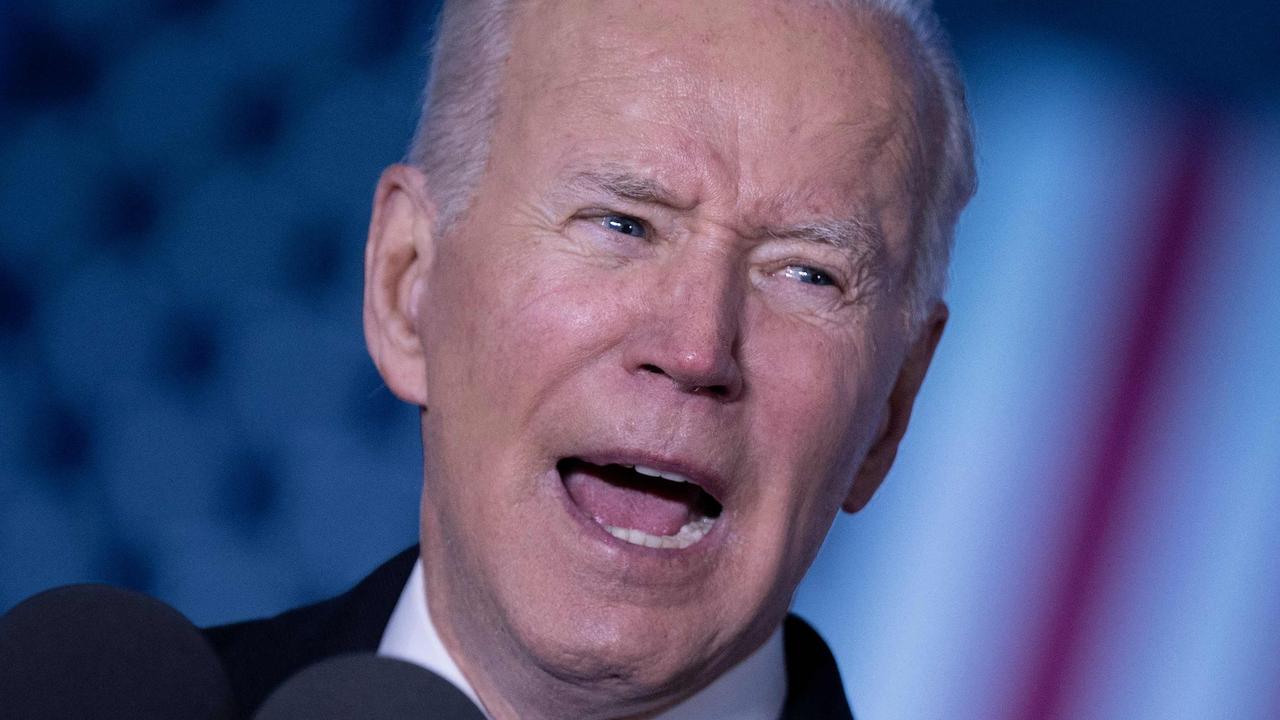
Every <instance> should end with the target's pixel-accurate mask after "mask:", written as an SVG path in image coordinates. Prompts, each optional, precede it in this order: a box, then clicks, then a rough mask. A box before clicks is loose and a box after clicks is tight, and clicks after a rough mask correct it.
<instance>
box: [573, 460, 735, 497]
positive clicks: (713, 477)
mask: <svg viewBox="0 0 1280 720" xmlns="http://www.w3.org/2000/svg"><path fill="white" fill-rule="evenodd" d="M566 457H572V458H577V459H579V460H583V461H585V462H589V463H591V464H592V465H631V466H635V465H643V466H645V467H648V468H653V469H654V470H657V471H659V472H663V473H675V474H678V475H683V476H684V477H686V478H688V479H689V482H692V483H694V484H695V485H697V486H698V487H700V488H702V490H703V491H704V492H706V493H707V494H708V495H710V496H711V497H712V498H714V499H715V501H716V502H718V503H720V504H721V505H723V504H724V498H725V496H726V495H727V494H728V490H729V486H728V483H727V481H726V480H725V477H724V475H722V474H721V473H720V472H718V471H717V470H716V469H715V468H712V467H710V466H708V465H707V464H706V462H705V461H698V460H695V459H693V458H692V457H690V456H688V455H671V454H667V453H654V452H649V451H644V450H636V449H620V448H619V449H607V450H591V451H586V452H577V453H573V454H571V455H568V456H566Z"/></svg>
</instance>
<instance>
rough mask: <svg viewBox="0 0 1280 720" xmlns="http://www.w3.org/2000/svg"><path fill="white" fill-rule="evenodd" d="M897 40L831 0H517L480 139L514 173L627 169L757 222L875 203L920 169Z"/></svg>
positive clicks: (900, 197) (889, 24)
mask: <svg viewBox="0 0 1280 720" xmlns="http://www.w3.org/2000/svg"><path fill="white" fill-rule="evenodd" d="M909 48H910V46H909V45H908V40H907V35H906V33H905V32H903V31H902V29H901V28H900V27H898V26H897V25H896V24H895V22H893V21H889V20H887V19H886V18H883V17H878V16H875V15H872V14H871V13H870V12H869V11H852V10H846V9H837V8H834V7H832V6H831V4H830V3H825V4H824V3H820V2H805V1H804V0H799V1H797V0H789V1H781V0H775V1H767V0H726V1H716V0H709V1H704V2H696V3H690V2H687V1H685V0H674V1H673V0H657V1H656V2H622V1H614V0H570V1H568V2H563V1H562V2H528V3H524V4H522V5H521V6H520V11H519V12H518V13H517V16H516V18H515V19H514V35H513V45H512V52H511V55H510V58H509V63H508V69H507V73H506V75H505V79H504V88H503V98H502V101H501V103H500V115H499V124H498V128H497V133H495V144H497V143H498V142H500V141H501V140H503V139H509V140H511V141H512V143H513V146H512V147H510V148H508V150H511V151H514V157H516V158H518V162H519V163H520V164H521V170H522V172H527V173H535V174H536V173H538V172H543V173H545V174H549V175H550V176H558V175H564V174H565V173H568V172H570V171H571V170H577V169H581V166H590V165H592V164H593V163H608V164H611V165H614V166H617V165H624V166H625V165H631V166H633V167H635V168H637V169H638V170H641V171H643V172H645V173H647V174H650V175H653V176H654V177H655V178H656V179H658V180H661V181H662V182H663V183H664V185H666V186H668V187H671V188H673V189H674V190H675V191H677V192H679V193H681V194H682V195H684V196H686V197H685V199H686V200H687V201H688V202H689V204H691V205H694V204H698V203H700V202H703V201H706V200H709V199H714V200H717V201H722V202H721V204H727V203H730V201H731V204H732V205H733V206H734V208H735V209H736V210H737V211H739V212H744V213H751V214H754V215H759V216H767V217H760V218H758V219H760V220H762V221H773V220H777V219H778V218H777V217H775V216H777V215H796V214H799V215H805V214H814V213H817V214H825V213H830V212H841V211H844V210H846V209H847V208H844V207H840V206H841V205H848V204H857V205H859V206H860V207H858V208H856V210H858V211H859V212H862V213H876V212H882V211H883V212H888V211H889V210H892V208H887V207H886V206H891V205H907V204H909V202H906V200H905V196H907V195H909V193H907V192H906V190H907V189H909V188H910V187H911V186H912V184H913V176H914V175H915V174H916V172H917V171H918V169H919V166H920V162H919V160H920V158H919V157H918V156H919V154H920V149H919V148H920V142H919V140H918V132H917V120H916V118H917V116H918V114H919V113H918V112H917V107H918V105H919V102H918V94H919V93H918V87H917V83H916V82H915V79H914V78H915V70H914V64H913V62H912V60H911V55H910V51H909ZM497 150H498V148H496V147H495V154H497V153H496V151H497ZM511 156H512V154H511V153H509V154H508V157H511ZM904 213H905V214H907V215H909V214H910V209H909V208H907V209H902V213H899V214H904ZM890 214H892V213H890ZM885 221H886V222H890V223H891V222H892V219H891V218H886V219H885Z"/></svg>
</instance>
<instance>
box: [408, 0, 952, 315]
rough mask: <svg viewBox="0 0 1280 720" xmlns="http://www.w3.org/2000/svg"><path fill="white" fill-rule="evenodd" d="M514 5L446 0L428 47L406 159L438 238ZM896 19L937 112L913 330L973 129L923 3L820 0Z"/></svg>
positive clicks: (495, 85)
mask: <svg viewBox="0 0 1280 720" xmlns="http://www.w3.org/2000/svg"><path fill="white" fill-rule="evenodd" d="M515 1H516V0H445V2H444V3H443V7H442V8H441V10H440V15H439V17H438V19H437V20H436V26H435V33H434V39H433V41H432V44H431V70H430V75H429V77H428V80H427V87H426V92H425V93H424V97H423V108H422V114H421V116H420V118H419V120H418V128H417V131H416V132H415V133H414V138H413V144H412V146H411V148H410V151H409V157H408V162H410V163H411V164H413V165H416V166H417V167H419V168H421V169H422V171H423V172H424V173H425V174H426V176H427V182H428V185H429V187H430V189H431V193H432V197H433V199H434V201H435V203H436V212H437V232H439V233H441V234H447V233H448V232H449V230H450V229H451V228H452V227H453V224H454V223H455V222H457V221H458V220H459V219H460V218H461V217H462V216H463V215H464V214H465V213H466V211H467V208H468V207H469V205H470V203H471V197H472V195H473V194H474V192H475V188H476V186H477V185H478V184H479V182H480V178H481V176H482V175H483V173H484V170H485V167H486V165H487V163H488V160H489V141H490V138H491V136H492V134H493V127H494V123H495V121H496V118H497V114H498V94H499V91H500V88H501V84H502V70H503V66H504V64H505V61H506V59H507V56H508V55H509V54H510V52H511V35H512V33H511V27H510V24H511V15H512V12H513V5H514V4H515ZM828 2H829V4H832V5H835V6H837V7H860V8H866V9H870V10H873V11H879V12H881V13H884V14H885V15H886V16H887V17H888V18H891V19H897V20H898V21H900V22H902V23H903V25H904V26H905V27H906V29H907V30H908V32H909V33H910V34H911V36H912V37H913V38H914V40H915V45H916V46H915V47H914V48H912V51H913V54H914V55H915V57H916V60H917V62H919V63H920V64H921V65H922V66H923V67H922V69H923V70H924V73H925V80H926V82H928V83H929V84H930V85H932V87H931V88H928V90H929V91H930V94H931V95H932V96H933V100H934V101H936V102H937V103H938V104H939V106H940V108H939V109H940V110H941V115H942V118H941V120H942V130H943V137H942V138H941V145H940V147H941V157H940V158H938V159H937V160H936V161H935V162H933V163H932V165H933V167H932V168H931V170H932V172H931V174H930V177H928V178H927V179H926V184H925V187H924V188H922V190H923V194H924V197H923V198H921V200H922V202H923V207H922V208H921V217H920V218H918V225H917V227H918V232H919V233H920V235H921V238H920V240H919V242H918V243H917V245H916V248H915V250H914V252H913V256H912V261H911V267H910V268H909V270H908V272H909V276H908V279H907V288H908V291H909V293H910V297H909V312H910V321H911V324H912V326H913V327H914V326H917V325H918V324H919V323H920V322H922V321H923V320H924V319H925V316H926V314H927V313H928V311H929V306H930V304H931V303H932V302H933V300H935V299H938V298H941V296H942V293H943V291H944V290H945V289H946V285H947V275H948V271H947V269H948V267H949V265H950V261H951V249H952V246H953V245H954V243H955V226H956V221H957V220H958V219H959V217H960V211H961V210H963V209H964V206H965V205H966V204H967V203H968V202H969V198H970V197H972V196H973V193H974V190H975V189H976V186H977V175H976V172H975V170H974V160H973V129H972V123H971V120H970V118H969V110H968V106H967V105H966V103H965V94H964V83H963V82H962V80H961V77H960V71H959V68H958V67H957V65H956V61H955V55H954V53H953V52H952V50H951V45H950V43H949V41H948V40H947V36H946V33H945V32H944V31H943V29H942V25H941V23H940V21H939V19H938V16H937V14H936V13H935V12H934V10H933V3H932V1H931V0H828Z"/></svg>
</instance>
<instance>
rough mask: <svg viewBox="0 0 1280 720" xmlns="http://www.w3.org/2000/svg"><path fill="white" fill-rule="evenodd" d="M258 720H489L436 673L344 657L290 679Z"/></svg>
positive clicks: (366, 657)
mask: <svg viewBox="0 0 1280 720" xmlns="http://www.w3.org/2000/svg"><path fill="white" fill-rule="evenodd" d="M253 717H254V720H303V719H304V718H305V719H306V720H353V719H354V718H362V719H364V720H403V719H404V718H423V719H424V720H484V713H482V712H480V709H479V708H477V707H476V706H475V704H474V703H472V702H471V699H470V698H468V697H467V696H466V695H465V694H464V693H463V692H462V691H461V690H459V689H458V688H456V687H454V686H453V684H452V683H450V682H449V681H448V680H445V679H444V678H442V677H440V676H439V675H436V674H435V673H433V672H431V671H429V670H426V669H424V668H421V667H419V666H417V665H414V664H412V663H408V662H405V661H403V660H396V659H394V658H389V657H379V656H377V655H365V654H353V655H339V656H338V657H334V658H330V659H328V660H325V661H323V662H319V663H316V664H315V665H312V666H310V667H308V668H305V669H303V670H302V672H299V673H298V674H297V675H294V676H293V677H291V678H289V679H288V680H286V681H285V682H284V684H283V685H281V686H280V687H278V688H276V689H275V691H274V692H272V693H271V695H270V696H269V697H267V700H266V702H264V703H263V704H262V707H261V708H259V709H258V712H257V714H255V715H254V716H253Z"/></svg>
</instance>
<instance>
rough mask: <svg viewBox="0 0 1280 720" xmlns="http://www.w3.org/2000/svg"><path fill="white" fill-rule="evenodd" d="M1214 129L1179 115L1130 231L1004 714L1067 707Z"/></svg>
mask: <svg viewBox="0 0 1280 720" xmlns="http://www.w3.org/2000/svg"><path fill="white" fill-rule="evenodd" d="M1215 140H1216V138H1215V132H1214V128H1213V127H1212V124H1211V123H1210V122H1209V121H1208V120H1207V119H1206V118H1197V119H1195V120H1191V121H1188V122H1187V123H1186V126H1185V128H1184V129H1183V131H1182V132H1181V134H1180V135H1179V136H1178V137H1177V138H1176V147H1174V148H1173V149H1172V151H1171V153H1170V155H1169V157H1170V159H1171V160H1172V162H1171V163H1170V164H1169V167H1170V170H1171V173H1170V176H1169V183H1168V184H1167V185H1166V186H1165V188H1164V190H1163V191H1162V192H1160V194H1159V196H1158V197H1157V198H1156V200H1155V202H1153V203H1151V205H1150V206H1151V207H1154V208H1156V211H1157V212H1156V215H1155V217H1154V218H1153V221H1152V222H1151V223H1149V224H1148V226H1147V227H1148V229H1149V232H1150V233H1151V235H1150V236H1148V237H1146V238H1138V241H1139V242H1141V246H1143V247H1149V248H1151V255H1150V257H1149V259H1148V261H1147V264H1146V267H1145V275H1141V274H1139V275H1136V276H1135V277H1134V280H1135V294H1134V296H1133V298H1134V300H1133V303H1132V306H1131V311H1130V313H1129V315H1128V316H1127V317H1123V316H1122V317H1121V318H1119V319H1118V320H1119V321H1120V322H1121V325H1120V327H1119V329H1120V330H1121V332H1120V333H1118V334H1117V335H1116V337H1119V338H1123V340H1121V341H1120V344H1119V346H1118V347H1117V348H1116V354H1115V356H1114V360H1113V362H1112V363H1111V367H1114V368H1116V370H1117V372H1116V374H1115V375H1114V376H1113V385H1112V387H1111V390H1110V391H1109V393H1108V395H1106V396H1104V398H1105V400H1104V401H1103V402H1102V403H1101V404H1100V405H1099V406H1098V415H1097V417H1096V421H1095V422H1094V427H1095V429H1096V434H1095V436H1094V437H1093V442H1092V443H1091V444H1090V445H1089V447H1090V448H1091V449H1093V450H1094V454H1093V455H1092V456H1091V457H1088V458H1087V459H1086V461H1085V463H1084V464H1083V465H1082V467H1081V473H1080V475H1079V476H1078V477H1077V478H1075V482H1074V485H1073V486H1074V487H1076V488H1079V491H1080V493H1081V496H1082V497H1083V504H1082V505H1080V506H1079V507H1080V509H1079V511H1078V512H1079V515H1078V517H1077V518H1076V519H1075V520H1076V521H1075V524H1074V526H1073V525H1071V524H1070V523H1068V526H1067V527H1068V530H1067V532H1066V533H1065V534H1064V537H1063V542H1062V544H1061V545H1060V547H1061V548H1062V554H1061V556H1060V557H1059V558H1058V562H1057V567H1058V572H1057V573H1056V574H1055V575H1054V577H1053V579H1052V580H1051V583H1052V584H1051V586H1050V587H1048V588H1046V591H1047V592H1046V594H1045V596H1044V597H1045V598H1046V602H1045V605H1046V612H1045V613H1044V614H1043V615H1042V617H1043V618H1044V622H1043V624H1042V625H1041V627H1040V628H1039V630H1038V638H1039V639H1038V642H1036V643H1035V644H1034V645H1033V646H1032V647H1033V648H1034V649H1033V651H1032V652H1033V655H1032V662H1031V663H1030V664H1029V665H1028V666H1027V668H1028V670H1027V673H1028V674H1027V677H1026V681H1025V682H1024V683H1022V684H1021V685H1020V686H1019V687H1018V688H1017V689H1016V690H1014V692H1015V693H1017V694H1016V695H1015V697H1013V698H1011V700H1012V702H1009V703H1007V704H1006V707H1008V708H1009V710H1010V712H1009V715H1008V718H1009V719H1010V720H1051V719H1055V718H1063V720H1066V718H1067V713H1068V705H1069V703H1068V702H1066V701H1067V700H1068V698H1066V697H1065V696H1064V691H1065V690H1066V684H1067V682H1068V681H1069V679H1070V678H1072V677H1073V676H1075V673H1076V671H1077V670H1078V669H1079V668H1080V667H1082V665H1081V663H1082V662H1083V661H1084V659H1085V658H1083V657H1082V650H1083V647H1082V641H1083V640H1084V633H1083V630H1084V629H1085V626H1086V624H1087V621H1088V620H1089V619H1090V617H1091V616H1092V615H1094V614H1095V612H1096V611H1097V610H1098V609H1099V608H1100V604H1101V601H1102V599H1103V590H1104V588H1102V587H1101V585H1102V584H1103V581H1104V579H1105V573H1104V571H1105V569H1106V564H1107V563H1108V561H1109V560H1110V557H1111V555H1110V551H1111V550H1112V548H1113V547H1115V545H1116V544H1117V543H1118V542H1119V541H1120V540H1121V537H1120V536H1119V533H1120V532H1122V531H1123V528H1120V527H1117V526H1116V523H1117V520H1119V519H1120V515H1121V511H1122V510H1123V509H1124V508H1126V507H1130V506H1131V504H1132V502H1134V501H1135V500H1136V497H1137V496H1138V495H1139V493H1140V490H1141V487H1142V482H1143V478H1141V477H1138V476H1137V475H1136V474H1135V473H1134V471H1133V461H1134V455H1135V450H1136V449H1137V445H1138V441H1139V440H1140V438H1141V430H1142V429H1143V428H1144V425H1145V423H1146V421H1147V420H1148V418H1147V417H1146V416H1145V415H1144V411H1145V410H1146V409H1147V408H1148V407H1149V406H1150V401H1151V399H1152V398H1153V396H1154V394H1155V392H1157V391H1158V388H1157V385H1156V382H1155V381H1156V374H1157V373H1156V371H1157V370H1158V369H1159V368H1160V367H1161V365H1162V364H1163V362H1164V359H1165V356H1166V355H1167V354H1168V353H1169V352H1170V351H1171V350H1172V349H1173V343H1172V340H1173V332H1174V331H1175V328H1176V326H1177V319H1178V318H1177V317H1176V312H1177V310H1178V309H1179V308H1182V307H1185V304H1184V302H1183V301H1184V300H1186V297H1185V294H1186V293H1187V291H1188V290H1189V289H1190V287H1191V286H1192V283H1191V282H1189V280H1190V279H1191V277H1192V275H1193V273H1194V266H1193V264H1192V263H1191V262H1189V259H1190V257H1191V255H1192V251H1193V249H1194V246H1195V245H1196V242H1197V237H1196V231H1197V229H1198V227H1199V222H1198V221H1199V220H1200V218H1201V216H1202V213H1203V211H1204V209H1205V201H1206V197H1205V196H1206V179H1207V178H1206V176H1207V174H1208V166H1209V161H1210V159H1211V156H1212V154H1213V153H1212V151H1213V149H1214V145H1215Z"/></svg>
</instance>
